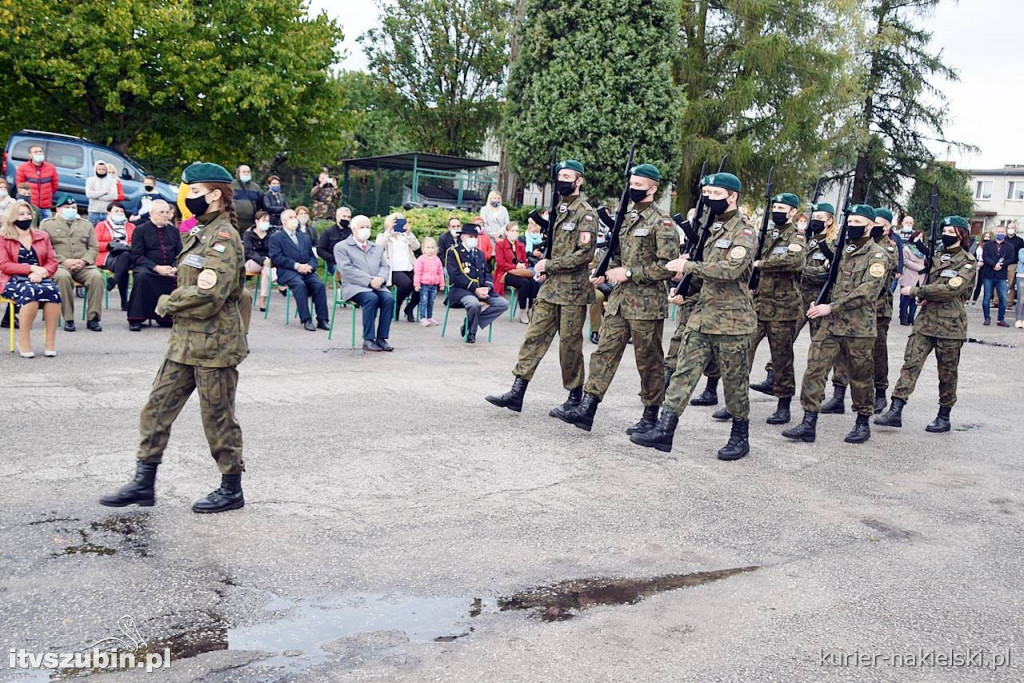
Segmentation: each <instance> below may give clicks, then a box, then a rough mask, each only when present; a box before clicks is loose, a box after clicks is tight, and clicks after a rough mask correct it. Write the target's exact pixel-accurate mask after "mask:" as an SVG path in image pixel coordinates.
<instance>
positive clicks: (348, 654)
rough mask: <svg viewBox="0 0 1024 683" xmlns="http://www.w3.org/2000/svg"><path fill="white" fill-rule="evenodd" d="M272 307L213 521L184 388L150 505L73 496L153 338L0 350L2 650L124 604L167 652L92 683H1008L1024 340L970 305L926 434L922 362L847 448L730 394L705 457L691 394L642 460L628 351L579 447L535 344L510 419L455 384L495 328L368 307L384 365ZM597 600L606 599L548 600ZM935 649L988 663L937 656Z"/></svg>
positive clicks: (113, 433)
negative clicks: (227, 484)
mask: <svg viewBox="0 0 1024 683" xmlns="http://www.w3.org/2000/svg"><path fill="white" fill-rule="evenodd" d="M280 303H281V300H280V299H278V300H276V301H275V306H276V307H275V308H274V309H273V310H272V311H271V316H270V319H268V320H266V321H264V320H263V319H262V318H257V320H256V321H255V324H254V329H253V330H252V333H251V335H250V339H251V346H252V355H251V357H250V358H249V359H248V360H247V361H246V362H245V363H243V364H242V366H241V385H240V393H239V396H238V413H239V416H240V419H241V423H242V427H243V430H244V438H245V445H246V462H247V466H248V473H247V474H246V477H245V493H246V499H247V506H246V507H245V508H244V510H241V511H237V512H232V513H229V514H223V515H216V516H212V517H200V516H197V515H194V514H192V513H191V512H190V511H189V505H190V504H191V503H192V501H193V500H194V499H196V498H198V497H200V496H201V495H204V494H205V493H207V492H208V491H209V490H210V489H211V488H213V487H214V486H215V483H216V481H217V472H216V469H215V467H214V465H213V463H212V462H211V461H210V459H209V455H208V454H207V447H206V444H205V441H204V438H203V435H202V432H201V430H200V420H199V412H198V406H197V404H196V402H195V401H193V402H192V403H190V404H189V405H188V406H187V407H186V409H185V411H184V412H183V413H182V415H181V417H180V419H179V420H178V423H177V425H176V427H175V430H174V434H173V436H172V440H171V445H170V448H169V450H168V453H167V455H166V458H165V464H164V466H163V467H162V468H161V470H160V476H159V478H158V504H157V506H156V507H155V508H151V509H148V510H143V509H137V508H129V509H127V510H125V511H117V510H111V509H107V508H103V507H100V506H99V505H98V504H97V502H96V500H97V498H98V497H99V496H100V495H101V494H102V493H105V492H107V491H109V490H111V489H112V488H114V487H116V486H118V485H120V484H122V483H124V482H125V481H126V480H127V479H128V478H129V476H130V473H131V471H132V468H133V452H134V446H135V441H136V438H137V432H136V428H137V418H138V412H139V409H140V408H141V406H142V404H143V401H144V399H145V397H146V393H147V388H148V385H149V383H150V382H151V380H152V378H153V375H154V373H155V371H156V369H157V366H158V364H159V362H160V358H161V355H162V351H163V346H164V342H165V340H166V337H167V332H166V331H165V330H160V329H155V328H154V329H145V330H143V332H141V333H138V334H132V333H129V332H128V331H127V326H126V325H125V323H124V318H123V315H124V314H123V313H120V312H117V313H114V312H111V313H109V314H108V315H107V317H106V319H105V320H104V325H105V326H106V330H105V331H104V332H103V333H101V334H95V333H91V332H88V331H85V330H84V329H83V330H81V331H79V332H77V333H75V334H64V333H60V335H59V336H58V344H59V350H60V354H61V355H60V357H58V358H56V359H45V358H37V359H34V360H31V361H29V360H22V359H20V358H16V357H14V356H13V355H3V356H2V357H0V390H2V396H3V397H4V399H5V401H4V402H5V404H6V405H5V408H4V411H3V415H4V417H3V420H2V422H0V424H2V425H3V428H2V429H0V453H2V456H0V481H3V483H4V486H3V489H4V494H3V496H2V497H0V633H2V634H3V637H2V641H3V642H2V643H0V645H3V648H4V649H5V650H7V651H8V653H9V652H10V649H11V648H14V649H25V650H27V651H29V652H33V653H41V652H51V651H52V652H63V651H78V650H82V649H84V648H86V647H88V646H90V645H91V644H92V643H94V642H96V641H98V640H101V639H103V638H108V637H119V636H121V630H120V628H119V627H118V620H119V619H120V618H122V617H125V616H128V617H131V619H132V620H134V623H135V625H136V626H135V628H136V629H137V633H138V635H139V637H140V638H141V639H142V640H145V641H146V645H144V646H141V649H140V652H143V651H160V650H162V648H163V647H168V648H170V649H171V651H172V653H173V657H174V660H173V661H172V663H171V666H170V668H169V669H167V670H162V671H160V672H159V673H156V674H149V675H147V674H145V673H141V672H129V673H124V672H120V673H111V674H106V675H105V677H104V678H103V680H120V679H125V680H173V681H182V680H197V681H198V680H202V681H220V680H224V681H227V680H232V681H234V680H279V679H281V678H286V677H294V679H296V680H339V681H340V680H365V679H375V680H408V681H419V680H440V679H445V680H459V681H479V680H503V681H504V680H509V681H537V680H570V679H576V680H588V681H612V680H650V681H662V680H664V681H702V682H703V681H748V680H778V681H831V680H865V681H867V680H871V681H876V680H884V681H907V680H911V681H916V680H929V681H931V680H936V681H938V680H942V681H947V680H971V681H982V680H984V681H991V680H1021V678H1022V675H1021V664H1020V663H1019V662H1018V658H1019V657H1024V648H1022V647H1021V645H1022V643H1021V639H1022V633H1024V630H1022V621H1021V608H1022V603H1024V589H1022V586H1024V570H1022V566H1024V564H1022V562H1021V559H1022V554H1024V537H1022V535H1021V533H1020V528H1021V520H1022V519H1024V493H1022V489H1024V487H1022V475H1021V468H1020V466H1019V457H1020V446H1019V443H1020V439H1021V436H1022V432H1021V429H1020V426H1019V424H1020V415H1021V400H1020V392H1021V391H1022V389H1021V384H1020V380H1019V373H1020V367H1021V360H1022V352H1021V347H1022V346H1024V332H1021V331H1020V330H1016V329H1012V328H1011V329H1009V330H1003V329H999V328H996V327H981V325H980V312H979V307H972V308H971V309H970V313H971V316H972V327H971V334H972V335H974V336H975V337H978V338H980V339H981V340H983V341H984V342H986V343H984V344H977V343H972V344H968V345H967V346H966V347H965V350H964V354H963V363H962V365H961V378H962V379H961V386H960V404H959V405H958V406H957V407H956V409H955V410H954V413H953V418H954V426H955V431H953V432H951V433H949V434H945V435H932V434H926V433H925V432H924V425H925V424H926V423H927V422H928V421H930V420H931V419H932V418H933V417H934V414H935V410H936V402H937V387H936V375H935V369H934V362H933V361H929V365H928V366H927V368H926V370H925V373H924V376H923V377H922V380H921V382H920V384H919V387H918V391H917V393H916V394H915V395H914V396H913V397H912V399H911V402H910V404H909V405H908V407H907V410H906V412H905V417H904V420H905V426H904V428H903V429H902V430H888V431H886V430H882V429H880V428H879V429H875V431H874V433H873V436H872V439H871V441H869V442H868V443H867V444H866V445H864V446H850V445H846V444H844V443H843V442H842V437H843V435H844V434H845V433H846V431H847V430H848V429H849V427H850V425H851V423H852V421H853V417H852V416H851V415H850V414H849V413H847V414H846V415H844V416H822V418H821V422H820V423H819V424H820V432H819V439H818V443H817V444H814V445H809V444H793V443H790V442H788V441H787V440H785V439H784V438H783V437H782V436H781V435H780V434H779V432H780V431H781V429H779V428H777V427H770V426H767V425H765V424H764V419H765V417H767V415H768V414H769V413H770V412H771V410H772V407H773V405H772V401H771V400H770V399H768V397H764V396H761V395H759V394H755V395H754V397H753V414H752V422H753V426H752V430H751V431H752V435H751V441H752V447H753V449H754V450H753V454H752V455H751V457H749V458H746V459H744V460H742V461H739V462H736V463H722V462H719V461H717V460H715V459H714V451H715V450H716V449H717V448H718V447H719V446H721V445H722V444H723V443H724V441H725V439H726V437H727V429H728V428H727V426H725V425H721V424H718V423H714V422H713V421H712V420H710V418H709V414H710V412H711V411H710V410H708V409H691V410H688V411H687V412H686V414H685V415H684V416H683V418H682V420H681V422H680V427H679V431H678V433H677V445H676V448H675V450H674V451H673V452H672V453H671V454H670V455H662V454H657V453H655V452H653V451H647V450H644V449H641V448H639V447H635V446H633V445H631V444H630V443H629V440H628V437H626V436H625V434H623V429H624V428H625V427H626V426H627V425H628V424H630V423H631V422H632V421H634V420H635V419H636V418H637V417H638V413H639V402H638V399H637V392H638V390H639V382H638V379H637V375H636V371H635V367H634V364H633V360H632V357H631V354H630V353H629V352H627V356H626V359H625V360H624V362H623V366H622V368H621V369H620V372H619V375H618V377H617V378H616V381H615V383H614V384H613V386H612V389H611V391H610V393H609V396H608V397H607V400H606V401H605V402H604V403H603V404H602V405H601V409H600V411H599V413H598V417H599V424H597V425H595V428H594V431H593V432H592V433H590V434H585V433H583V432H580V431H579V430H577V429H575V428H573V427H571V426H568V425H565V424H562V423H560V422H558V421H556V420H553V419H551V418H549V417H548V416H547V411H548V410H549V409H550V408H551V407H552V406H553V405H555V404H556V403H558V402H560V401H561V400H562V399H563V397H564V392H563V390H562V388H561V386H560V383H559V380H558V371H557V361H556V359H555V357H554V355H552V356H551V357H549V359H548V360H547V361H546V362H545V364H544V365H543V366H542V368H541V371H540V373H539V376H538V378H537V379H536V381H535V382H534V383H533V384H531V386H530V391H529V394H528V400H527V405H526V407H525V409H524V412H523V413H522V414H521V415H515V414H512V413H510V412H507V411H499V410H497V409H495V408H493V407H491V406H489V405H488V404H486V403H485V402H484V400H483V396H484V395H485V394H487V393H489V392H493V391H497V390H504V389H506V388H507V386H508V385H509V384H510V382H511V375H510V370H511V367H512V365H513V362H514V357H515V353H516V349H517V346H518V343H519V341H520V340H521V338H522V335H523V331H524V326H522V325H520V324H518V323H512V322H509V321H508V320H507V319H506V320H502V321H500V322H499V323H498V325H497V329H496V332H495V334H494V342H493V344H487V343H478V344H477V345H476V346H475V347H467V346H466V345H464V344H462V343H460V342H459V341H458V339H457V338H453V337H452V336H449V337H448V338H446V339H443V340H442V339H441V338H440V332H439V330H438V329H431V330H425V329H421V328H419V327H418V326H413V325H409V324H407V323H404V322H403V323H398V324H396V326H395V330H394V333H393V335H392V343H393V344H394V345H395V346H396V347H397V351H396V352H395V353H393V354H377V355H362V354H361V353H360V352H357V351H354V350H352V349H350V348H349V346H348V335H347V332H348V329H349V327H348V326H349V324H350V323H349V318H348V315H347V314H343V315H342V317H341V318H339V323H338V330H337V331H336V334H335V337H334V340H333V341H331V342H329V341H328V340H327V337H326V334H325V333H321V332H318V333H316V334H312V333H308V332H305V331H303V330H302V329H301V328H299V327H298V326H297V325H296V324H294V323H293V324H292V325H290V326H285V325H284V324H283V316H284V313H283V307H282V306H281V305H280ZM79 304H80V302H79ZM908 329H909V328H905V327H900V326H899V325H898V324H896V325H894V327H893V329H892V333H891V336H890V353H891V356H892V368H891V376H892V377H893V378H895V377H896V375H897V373H898V371H899V360H900V359H901V357H902V350H903V346H904V342H905V338H906V334H907V330H908ZM667 337H668V333H667V332H666V340H667ZM37 338H38V337H37ZM994 344H998V345H994ZM37 345H40V346H41V341H40V342H38V344H37ZM592 348H593V346H592V345H591V344H590V343H589V342H588V343H587V352H588V353H589V352H590V350H592ZM806 348H807V337H806V332H805V333H804V334H803V335H802V336H801V339H800V341H799V348H798V367H799V371H801V372H802V369H803V359H804V358H805V353H806ZM38 350H39V349H37V351H38ZM766 354H767V344H764V345H762V349H761V353H760V356H759V359H758V365H757V367H758V368H759V369H758V370H757V371H756V372H755V377H756V378H757V379H760V377H761V371H760V367H761V366H762V365H763V361H764V360H765V359H766ZM798 414H799V411H795V415H797V416H798ZM741 568H749V569H748V570H746V571H736V572H730V571H724V572H721V574H722V575H724V576H720V575H719V574H702V573H706V572H718V571H720V570H739V569H741ZM691 574H695V575H694V576H686V575H691ZM666 575H672V576H668V577H667V578H665V577H666ZM587 579H598V580H597V581H593V582H587V581H586V580H587ZM601 579H608V580H607V581H603V580H601ZM613 579H614V580H620V581H617V582H613V581H611V580H613ZM560 582H574V583H569V584H567V585H555V586H554V587H553V588H551V589H550V590H547V591H540V592H536V591H534V589H537V588H539V587H545V586H552V585H554V584H559V583H560ZM674 586H683V587H679V588H675V589H671V590H663V589H666V588H671V587H674ZM604 602H633V603H634V604H625V605H614V604H612V605H608V604H597V605H596V606H592V607H590V608H588V609H583V610H578V609H577V610H574V609H572V608H573V607H574V606H575V605H578V604H580V603H584V604H590V603H604ZM517 607H524V609H516V608H517ZM545 616H546V617H547V619H548V620H545V618H544V617H545ZM566 617H571V618H566ZM128 631H130V632H133V633H134V632H135V631H132V629H130V628H129V629H128ZM438 638H440V640H436V639H438ZM951 649H952V652H953V653H959V654H962V655H963V656H964V657H968V658H971V659H970V661H969V662H966V663H969V664H978V663H981V664H984V665H992V664H994V663H996V660H995V659H994V658H995V657H997V656H998V657H1003V656H1005V655H1006V653H1007V652H1009V654H1010V657H1011V659H1010V665H1009V666H1008V667H1005V668H1002V669H999V670H990V669H981V670H979V669H978V668H973V667H971V666H962V667H949V666H945V667H944V666H942V664H945V663H946V662H945V660H943V659H942V657H949V656H950V652H951ZM979 652H980V653H981V654H980V657H979ZM844 653H845V655H844ZM929 653H937V654H938V655H939V656H938V658H933V655H930V654H929ZM858 655H861V656H863V657H864V658H865V660H867V663H870V664H874V665H875V666H873V667H865V666H854V664H857V663H858V660H857V659H856V657H857V656H858ZM888 655H902V656H903V657H904V660H905V661H904V663H907V661H909V660H912V659H913V658H914V657H918V658H920V657H923V658H924V662H923V663H922V665H921V666H919V667H917V668H900V667H896V666H891V665H890V664H889V663H888V662H887V660H886V659H885V657H886V656H888ZM844 656H845V657H846V659H845V664H846V665H842V664H843V661H844V660H843V659H841V658H842V657H844ZM860 663H861V664H864V663H865V662H864V661H861V662H860ZM3 666H4V667H9V666H10V662H9V661H7V658H6V657H5V661H4V662H3ZM11 676H25V677H36V678H38V677H40V674H38V673H37V674H28V673H25V672H14V671H11V670H10V669H7V670H5V671H4V672H3V674H2V675H0V678H7V677H11ZM42 677H43V678H45V675H43V676H42ZM154 677H155V678H154Z"/></svg>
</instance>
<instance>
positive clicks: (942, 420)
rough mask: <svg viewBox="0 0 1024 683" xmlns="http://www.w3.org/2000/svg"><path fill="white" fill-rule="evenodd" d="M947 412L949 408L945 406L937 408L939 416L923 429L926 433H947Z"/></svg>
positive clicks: (948, 425)
mask: <svg viewBox="0 0 1024 683" xmlns="http://www.w3.org/2000/svg"><path fill="white" fill-rule="evenodd" d="M949 411H950V408H948V407H947V406H939V414H938V416H936V418H935V419H934V420H932V421H931V422H929V423H928V426H927V427H925V428H924V430H925V431H926V432H948V431H949V427H950V424H949Z"/></svg>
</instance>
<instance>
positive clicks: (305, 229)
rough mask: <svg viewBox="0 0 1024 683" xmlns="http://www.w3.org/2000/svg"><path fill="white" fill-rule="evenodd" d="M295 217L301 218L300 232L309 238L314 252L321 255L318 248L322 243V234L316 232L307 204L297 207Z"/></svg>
mask: <svg viewBox="0 0 1024 683" xmlns="http://www.w3.org/2000/svg"><path fill="white" fill-rule="evenodd" d="M295 217H296V218H298V219H299V230H298V231H299V232H301V233H303V234H304V235H305V236H306V237H308V238H309V243H310V244H312V245H313V254H314V255H316V256H317V258H319V257H320V255H319V254H317V252H316V250H317V247H318V246H319V244H320V236H319V235H317V234H316V228H314V227H313V221H311V220H310V218H309V209H308V208H306V207H305V206H297V207H295Z"/></svg>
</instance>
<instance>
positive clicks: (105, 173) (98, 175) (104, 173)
mask: <svg viewBox="0 0 1024 683" xmlns="http://www.w3.org/2000/svg"><path fill="white" fill-rule="evenodd" d="M105 175H107V172H106V171H104V172H103V173H97V174H96V177H97V178H102V177H104V176H105Z"/></svg>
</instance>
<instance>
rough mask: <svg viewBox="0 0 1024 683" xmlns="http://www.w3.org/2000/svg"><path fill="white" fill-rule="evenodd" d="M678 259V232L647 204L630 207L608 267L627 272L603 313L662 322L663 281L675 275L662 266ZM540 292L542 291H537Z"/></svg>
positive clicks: (665, 306) (665, 312)
mask: <svg viewBox="0 0 1024 683" xmlns="http://www.w3.org/2000/svg"><path fill="white" fill-rule="evenodd" d="M678 256H679V233H678V232H677V231H676V226H675V223H673V222H672V219H671V218H669V216H668V214H667V213H665V212H663V211H662V210H661V209H659V208H658V206H657V204H655V203H654V202H651V203H649V204H647V205H646V206H644V205H641V206H639V207H638V206H637V205H635V204H634V205H633V208H632V210H631V211H630V212H629V213H628V214H627V215H626V219H625V220H624V221H623V223H622V231H621V232H620V233H619V249H618V251H617V253H615V254H613V255H612V259H611V263H610V267H611V268H617V267H619V266H621V267H623V268H625V269H627V270H629V271H631V273H630V277H629V278H628V279H627V280H626V281H625V282H622V283H620V284H617V285H615V288H614V289H612V294H611V296H610V297H609V298H608V304H607V306H606V307H605V313H606V314H608V315H621V316H622V317H623V318H626V319H627V320H664V319H665V318H667V317H668V297H667V296H665V281H666V280H670V279H672V276H673V275H675V273H673V272H672V271H671V270H668V269H667V268H665V264H667V263H668V262H669V261H671V260H673V259H675V258H677V257H678ZM541 291H543V288H542V289H541Z"/></svg>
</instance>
